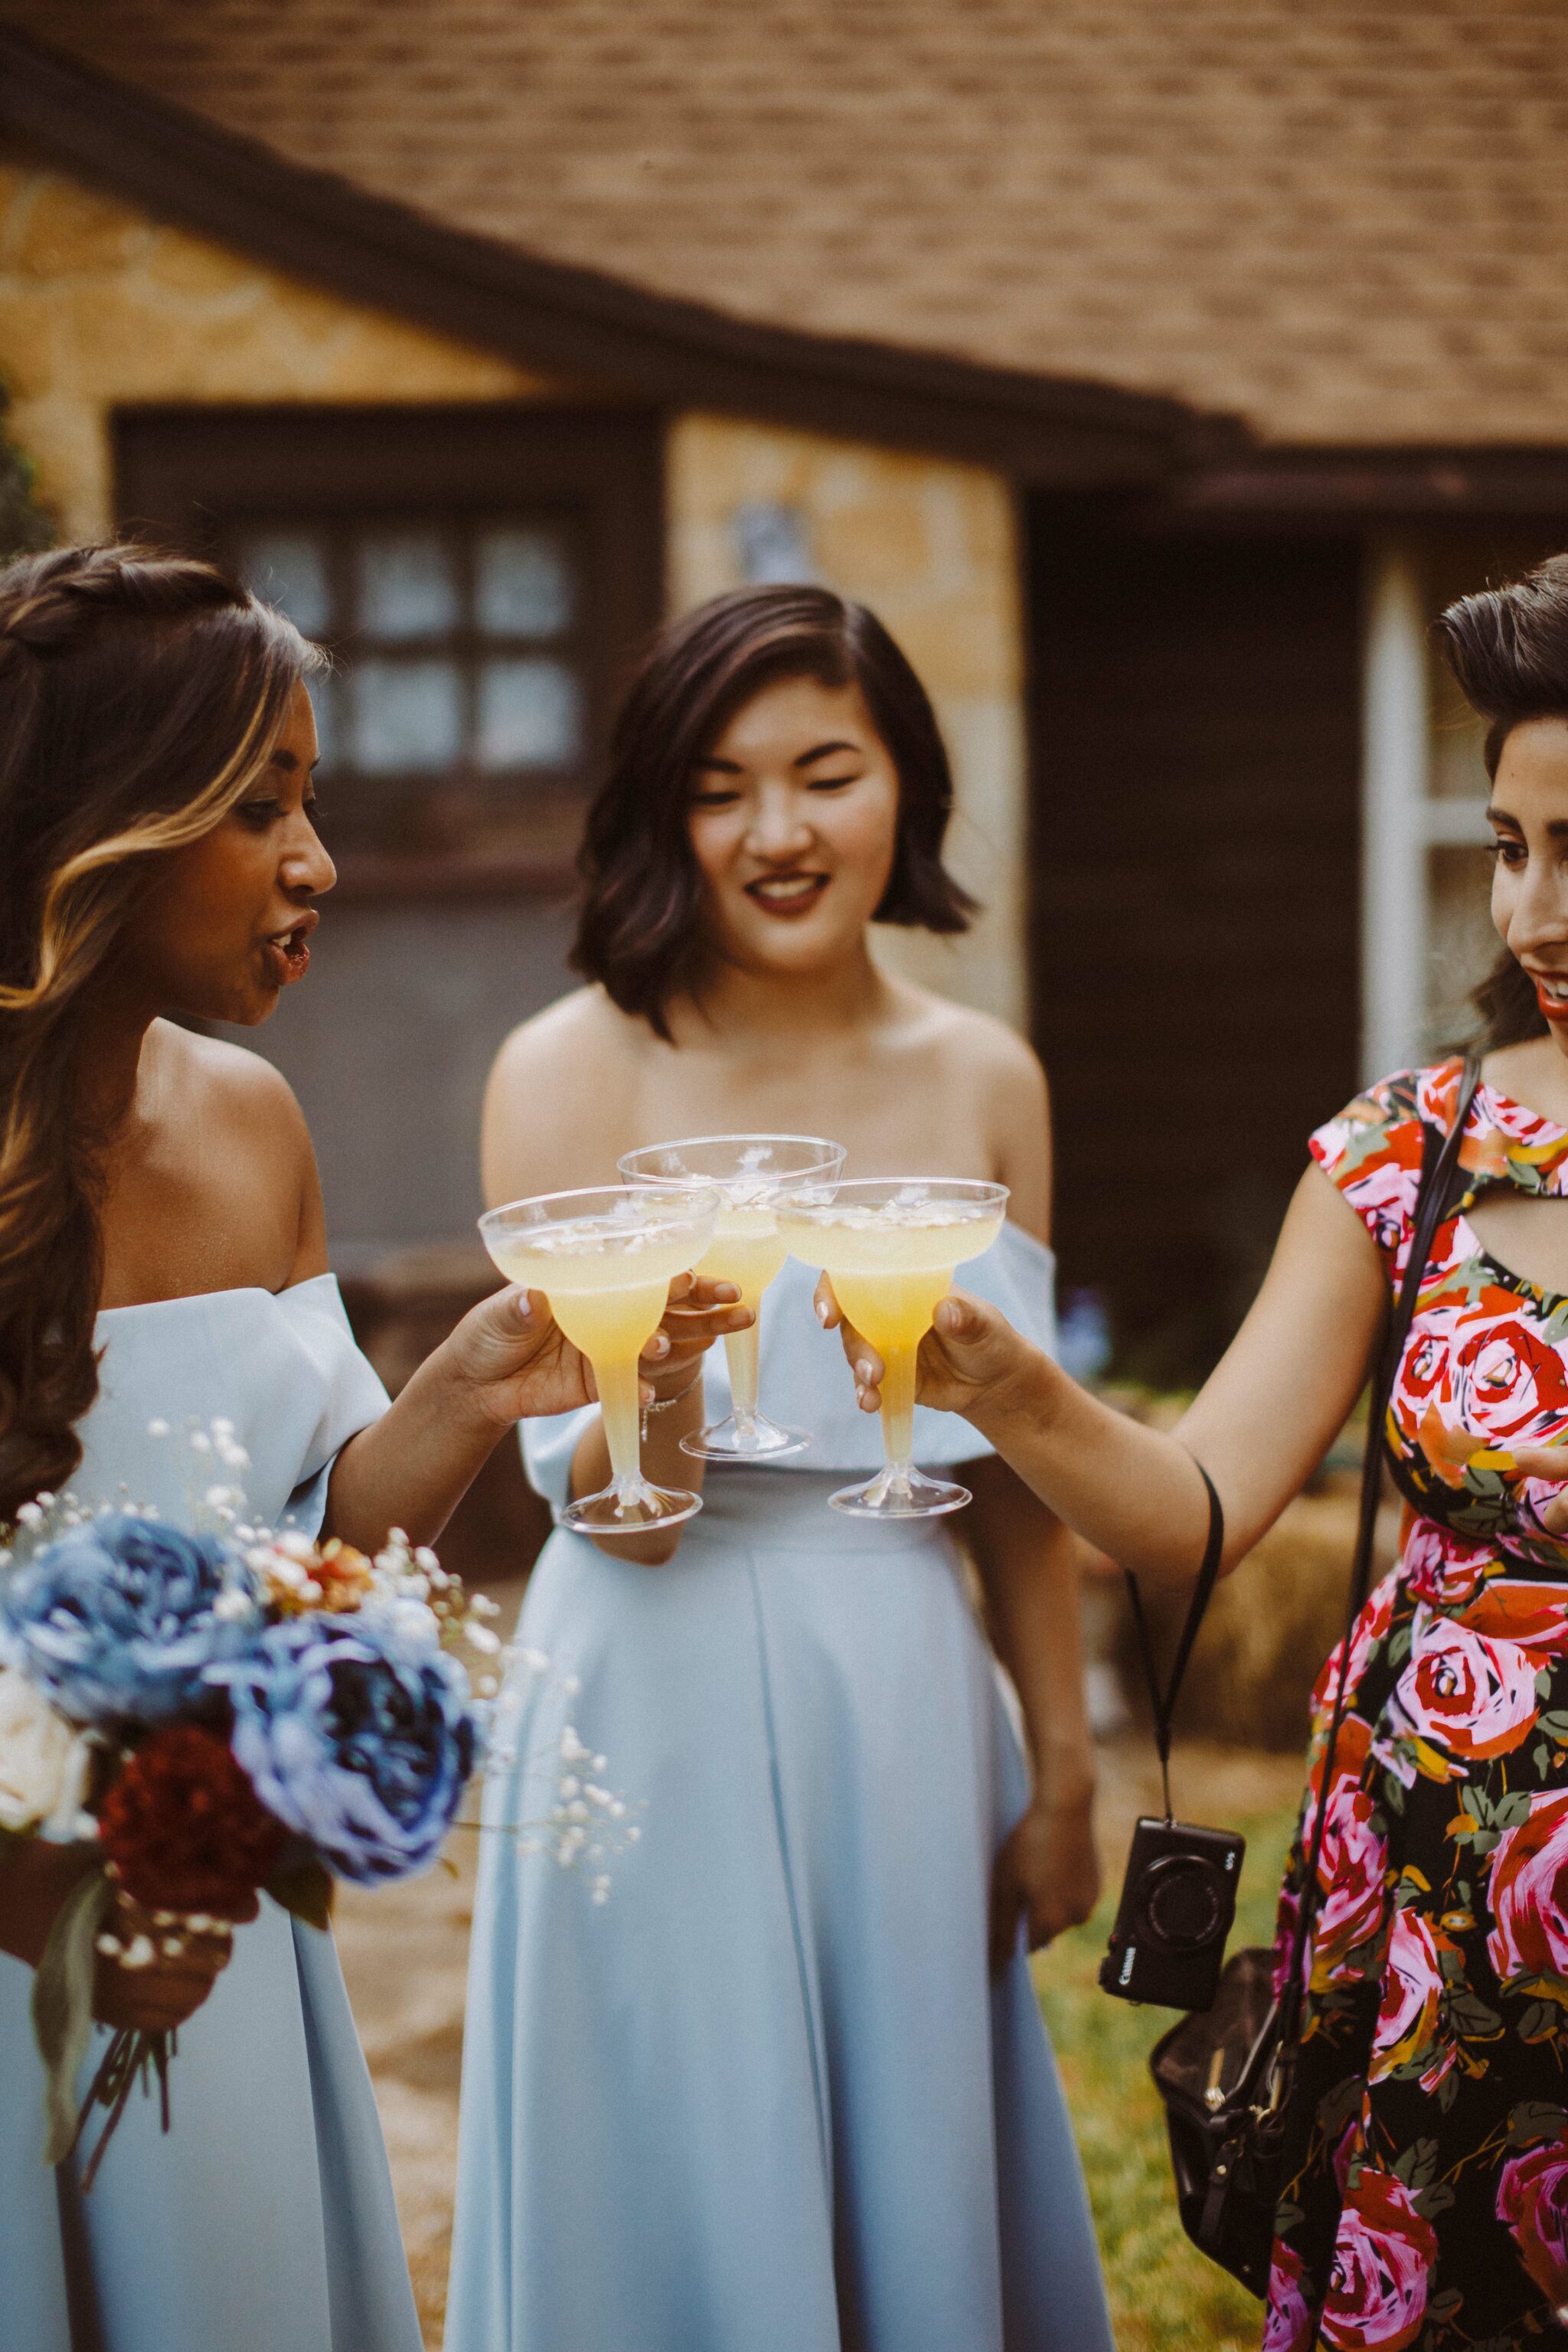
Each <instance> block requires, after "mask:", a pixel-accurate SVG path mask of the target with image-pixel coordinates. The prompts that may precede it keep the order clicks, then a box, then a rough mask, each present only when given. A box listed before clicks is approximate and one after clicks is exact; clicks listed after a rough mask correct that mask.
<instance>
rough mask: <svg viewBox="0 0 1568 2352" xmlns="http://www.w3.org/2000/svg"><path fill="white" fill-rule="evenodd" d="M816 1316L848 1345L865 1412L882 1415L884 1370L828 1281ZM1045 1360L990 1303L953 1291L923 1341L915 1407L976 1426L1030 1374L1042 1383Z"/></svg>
mask: <svg viewBox="0 0 1568 2352" xmlns="http://www.w3.org/2000/svg"><path fill="white" fill-rule="evenodd" d="M816 1314H817V1319H818V1321H819V1322H820V1323H821V1325H822V1327H823V1328H824V1330H826V1331H835V1330H836V1331H837V1332H838V1334H839V1336H840V1338H841V1339H842V1340H843V1343H844V1353H845V1355H846V1357H847V1359H848V1363H849V1369H850V1370H851V1371H852V1372H853V1373H854V1375H855V1394H856V1399H857V1401H858V1404H859V1406H860V1410H861V1412H878V1411H879V1409H880V1406H881V1402H882V1395H881V1381H882V1376H883V1373H884V1371H885V1370H886V1367H885V1365H884V1364H883V1362H882V1359H881V1358H880V1356H879V1354H878V1353H877V1350H876V1349H875V1348H873V1347H872V1345H871V1343H870V1341H869V1340H868V1339H867V1338H866V1337H865V1336H864V1334H863V1333H861V1332H859V1331H857V1330H856V1328H855V1327H854V1325H853V1324H852V1323H850V1322H849V1321H847V1318H846V1317H845V1315H844V1312H843V1309H842V1308H841V1307H840V1306H839V1304H838V1301H837V1298H836V1297H834V1295H833V1285H832V1283H831V1282H830V1280H829V1279H828V1277H827V1276H826V1275H824V1276H823V1277H822V1279H821V1281H820V1282H819V1283H818V1284H817V1286H816ZM1046 1362H1047V1358H1046V1357H1045V1355H1044V1354H1043V1353H1042V1351H1041V1350H1040V1349H1038V1348H1036V1347H1033V1346H1032V1345H1031V1344H1030V1342H1029V1341H1028V1340H1027V1339H1024V1338H1023V1337H1022V1336H1021V1335H1020V1334H1019V1333H1018V1332H1016V1331H1015V1330H1014V1328H1013V1326H1012V1325H1011V1324H1010V1323H1009V1322H1008V1320H1007V1318H1006V1317H1005V1315H1002V1314H1000V1313H999V1312H998V1310H997V1309H996V1308H995V1307H993V1306H991V1305H990V1304H989V1302H988V1301H987V1300H985V1299H984V1298H973V1297H971V1296H970V1295H969V1293H968V1292H967V1291H963V1290H950V1291H949V1293H948V1295H947V1297H945V1298H944V1299H942V1300H941V1301H940V1302H939V1304H938V1307H937V1310H936V1313H935V1315H934V1316H933V1317H932V1318H931V1329H930V1330H929V1331H928V1332H927V1333H926V1335H925V1338H924V1339H922V1340H921V1351H920V1356H919V1358H918V1360H917V1364H916V1377H915V1401H916V1402H917V1403H918V1404H929V1405H931V1406H934V1407H935V1409H936V1411H937V1412H956V1413H961V1414H962V1415H963V1418H964V1419H965V1420H966V1421H973V1420H974V1419H975V1417H976V1415H977V1414H980V1413H983V1412H986V1411H987V1410H990V1409H994V1407H996V1406H998V1405H1000V1404H1003V1403H1004V1402H1005V1399H1006V1397H1007V1393H1008V1391H1009V1390H1010V1389H1012V1388H1013V1387H1015V1386H1016V1385H1018V1384H1020V1383H1022V1382H1024V1381H1027V1380H1028V1378H1029V1377H1030V1375H1031V1374H1033V1375H1035V1376H1037V1375H1038V1373H1039V1370H1040V1369H1041V1367H1042V1366H1044V1365H1045V1364H1046Z"/></svg>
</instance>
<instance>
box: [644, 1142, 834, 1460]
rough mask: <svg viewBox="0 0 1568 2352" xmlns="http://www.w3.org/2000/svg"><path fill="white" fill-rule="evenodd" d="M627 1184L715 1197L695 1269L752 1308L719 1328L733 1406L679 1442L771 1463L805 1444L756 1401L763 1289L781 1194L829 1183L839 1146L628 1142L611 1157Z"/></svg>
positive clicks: (686, 1448)
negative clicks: (749, 1317) (748, 1316)
mask: <svg viewBox="0 0 1568 2352" xmlns="http://www.w3.org/2000/svg"><path fill="white" fill-rule="evenodd" d="M617 1164H618V1166H619V1168H620V1171H621V1174H622V1175H623V1176H625V1177H626V1178H627V1179H628V1180H629V1181H631V1182H633V1183H636V1184H647V1185H649V1186H652V1187H655V1188H667V1187H675V1188H677V1189H679V1187H682V1186H689V1185H692V1184H694V1183H695V1184H707V1185H710V1186H711V1187H712V1188H713V1190H714V1191H715V1192H717V1194H718V1196H719V1199H720V1201H721V1208H720V1211H719V1223H718V1224H717V1226H716V1227H715V1228H714V1233H713V1238H712V1240H711V1241H710V1243H709V1244H708V1249H707V1252H706V1254H705V1255H704V1256H703V1258H702V1260H701V1263H700V1265H699V1266H698V1268H697V1271H698V1273H699V1274H700V1275H703V1276H707V1277H708V1278H709V1279H710V1281H713V1282H732V1283H733V1284H734V1286H735V1287H736V1289H737V1290H738V1291H739V1292H740V1294H741V1303H742V1306H743V1307H751V1309H752V1312H753V1314H754V1315H755V1316H756V1318H757V1320H756V1322H754V1323H753V1324H752V1327H751V1328H750V1330H749V1331H732V1332H730V1333H727V1334H726V1336H725V1339H724V1353H725V1355H726V1356H727V1357H728V1358H729V1361H730V1394H731V1400H732V1408H731V1411H730V1412H728V1413H726V1415H725V1416H724V1419H723V1420H722V1421H715V1422H711V1423H709V1425H708V1427H707V1428H706V1429H702V1430H700V1431H699V1432H698V1433H697V1434H696V1435H695V1436H694V1437H683V1438H682V1439H681V1441H680V1444H681V1450H682V1452H683V1453H686V1454H695V1455H696V1457H697V1459H698V1460H699V1461H700V1462H778V1461H781V1460H783V1458H784V1456H785V1455H786V1454H798V1453H799V1452H800V1450H801V1448H802V1447H803V1446H805V1445H809V1444H810V1443H811V1436H810V1433H809V1432H808V1431H806V1430H804V1429H784V1428H781V1427H780V1425H779V1423H777V1422H776V1421H770V1420H769V1419H768V1416H767V1414H766V1413H765V1412H759V1411H758V1410H757V1363H758V1357H757V1349H758V1343H759V1341H760V1339H761V1337H762V1311H763V1291H764V1290H766V1288H767V1286H768V1285H769V1283H770V1282H772V1281H773V1277H774V1276H775V1275H776V1274H777V1273H778V1272H779V1269H780V1268H781V1266H782V1265H784V1260H785V1258H786V1257H787V1256H788V1255H789V1245H788V1244H787V1243H786V1241H785V1239H784V1234H783V1232H782V1230H781V1229H780V1224H779V1207H780V1203H781V1202H783V1201H784V1199H785V1198H786V1197H788V1196H789V1195H790V1194H791V1193H792V1191H794V1192H798V1191H799V1190H800V1189H801V1188H802V1187H803V1186H804V1187H805V1188H808V1190H809V1188H812V1187H819V1186H823V1185H830V1184H831V1183H832V1182H833V1181H834V1180H835V1179H836V1178H837V1174H838V1171H839V1170H840V1169H841V1168H842V1167H843V1165H844V1146H843V1145H842V1144H841V1143H829V1142H827V1141H826V1139H825V1138H823V1137H822V1136H819V1135H698V1136H689V1137H688V1138H687V1139H685V1140H684V1141H682V1142H679V1143H654V1144H650V1145H648V1147H647V1150H642V1151H628V1152H627V1153H626V1157H625V1159H624V1160H620V1161H619V1162H618V1163H617Z"/></svg>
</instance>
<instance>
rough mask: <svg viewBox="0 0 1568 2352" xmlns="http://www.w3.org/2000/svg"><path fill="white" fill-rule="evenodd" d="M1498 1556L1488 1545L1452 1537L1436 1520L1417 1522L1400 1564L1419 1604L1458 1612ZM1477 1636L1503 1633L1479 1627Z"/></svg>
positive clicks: (1418, 1520)
mask: <svg viewBox="0 0 1568 2352" xmlns="http://www.w3.org/2000/svg"><path fill="white" fill-rule="evenodd" d="M1496 1558H1497V1554H1496V1553H1495V1551H1493V1550H1492V1549H1491V1547H1490V1546H1489V1545H1488V1544H1473V1543H1465V1542H1464V1541H1462V1540H1461V1538H1459V1537H1458V1536H1453V1535H1449V1534H1448V1533H1447V1529H1446V1528H1440V1527H1439V1526H1438V1525H1437V1522H1436V1519H1417V1520H1416V1521H1415V1525H1414V1526H1413V1527H1412V1528H1411V1530H1410V1534H1409V1538H1408V1539H1407V1540H1406V1543H1405V1551H1404V1555H1403V1558H1402V1561H1401V1565H1402V1567H1403V1568H1404V1570H1405V1583H1406V1584H1407V1585H1408V1587H1409V1589H1410V1591H1411V1594H1412V1596H1413V1597H1414V1598H1415V1600H1417V1601H1430V1602H1431V1604H1432V1606H1433V1607H1434V1608H1435V1609H1457V1608H1459V1607H1461V1606H1462V1605H1463V1604H1464V1602H1465V1601H1468V1600H1469V1599H1470V1597H1471V1595H1472V1594H1473V1593H1474V1592H1475V1591H1476V1590H1477V1588H1478V1587H1479V1584H1480V1582H1481V1580H1482V1578H1483V1577H1484V1576H1485V1574H1486V1572H1487V1570H1488V1569H1489V1567H1490V1566H1491V1564H1492V1561H1493V1560H1494V1559H1496ZM1475 1630H1476V1631H1477V1632H1478V1633H1490V1632H1492V1631H1494V1630H1495V1631H1499V1632H1500V1631H1502V1630H1503V1629H1502V1628H1501V1627H1498V1628H1493V1627H1490V1626H1484V1625H1478V1626H1476V1628H1475Z"/></svg>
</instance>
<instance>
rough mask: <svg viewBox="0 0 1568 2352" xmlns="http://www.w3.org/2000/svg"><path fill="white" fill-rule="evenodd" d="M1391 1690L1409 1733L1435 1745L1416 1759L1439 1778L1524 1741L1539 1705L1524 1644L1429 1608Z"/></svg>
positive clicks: (1420, 1615) (1457, 1775)
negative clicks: (1494, 1637)
mask: <svg viewBox="0 0 1568 2352" xmlns="http://www.w3.org/2000/svg"><path fill="white" fill-rule="evenodd" d="M1394 1702H1395V1704H1396V1706H1398V1707H1399V1709H1400V1712H1401V1714H1402V1715H1403V1716H1404V1718H1405V1723H1406V1725H1407V1726H1408V1727H1409V1729H1410V1731H1411V1733H1412V1734H1413V1735H1414V1737H1415V1738H1416V1739H1418V1740H1420V1741H1422V1742H1423V1743H1425V1746H1426V1748H1427V1749H1428V1750H1430V1751H1433V1752H1432V1753H1431V1754H1430V1756H1429V1757H1428V1756H1424V1755H1420V1754H1418V1755H1417V1761H1418V1763H1419V1764H1420V1766H1421V1769H1422V1770H1423V1771H1424V1772H1426V1774H1427V1776H1428V1778H1429V1779H1432V1780H1445V1779H1447V1780H1463V1779H1464V1778H1465V1775H1466V1771H1467V1769H1468V1766H1469V1765H1470V1764H1471V1763H1472V1762H1475V1761H1478V1760H1481V1759H1486V1758H1488V1757H1491V1756H1506V1755H1508V1754H1509V1753H1510V1751H1511V1750H1512V1749H1513V1748H1518V1747H1521V1745H1522V1744H1523V1742H1524V1740H1525V1739H1526V1738H1528V1737H1529V1735H1530V1731H1531V1727H1532V1726H1533V1724H1534V1722H1535V1719H1536V1717H1537V1716H1538V1715H1539V1714H1540V1712H1541V1704H1540V1701H1539V1700H1538V1699H1537V1697H1536V1695H1535V1661H1534V1659H1533V1658H1532V1657H1531V1655H1530V1653H1529V1652H1528V1651H1527V1650H1521V1648H1520V1646H1519V1644H1518V1643H1516V1642H1502V1641H1491V1640H1489V1639H1488V1637H1487V1636H1486V1635H1485V1634H1484V1633H1471V1632H1470V1630H1469V1628H1468V1626H1466V1625H1457V1624H1455V1623H1454V1622H1453V1621H1452V1619H1450V1618H1447V1617H1434V1616H1433V1615H1432V1614H1431V1613H1430V1612H1429V1611H1427V1610H1426V1609H1424V1608H1423V1609H1419V1610H1417V1612H1416V1613H1415V1624H1414V1626H1413V1628H1412V1633H1411V1643H1410V1663H1409V1664H1408V1665H1407V1666H1406V1667H1405V1672H1404V1673H1403V1674H1402V1675H1400V1677H1399V1680H1398V1682H1397V1684H1396V1685H1395V1686H1394Z"/></svg>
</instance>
